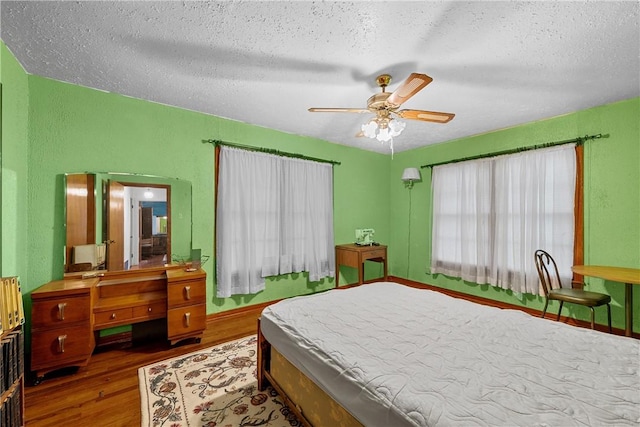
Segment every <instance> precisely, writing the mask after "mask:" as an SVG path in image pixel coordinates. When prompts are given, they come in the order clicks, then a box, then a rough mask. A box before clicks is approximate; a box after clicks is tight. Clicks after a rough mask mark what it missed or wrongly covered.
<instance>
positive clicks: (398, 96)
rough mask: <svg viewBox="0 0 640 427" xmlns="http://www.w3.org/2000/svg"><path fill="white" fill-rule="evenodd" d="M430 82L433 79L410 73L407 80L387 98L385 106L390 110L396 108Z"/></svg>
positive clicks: (424, 75)
mask: <svg viewBox="0 0 640 427" xmlns="http://www.w3.org/2000/svg"><path fill="white" fill-rule="evenodd" d="M432 81H433V79H432V78H431V77H429V76H427V75H426V74H418V73H411V75H410V76H409V77H407V80H405V81H404V83H402V84H401V85H400V87H398V88H397V89H396V90H395V92H393V93H392V94H391V95H390V96H389V98H387V101H386V104H387V105H388V106H390V107H391V108H398V107H399V106H400V105H402V103H404V102H405V101H406V100H407V99H409V98H411V97H412V96H413V95H415V94H416V93H418V92H420V91H421V90H422V89H423V88H424V87H425V86H426V85H428V84H429V83H431V82H432Z"/></svg>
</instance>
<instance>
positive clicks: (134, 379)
mask: <svg viewBox="0 0 640 427" xmlns="http://www.w3.org/2000/svg"><path fill="white" fill-rule="evenodd" d="M262 308H263V307H258V306H256V307H255V309H248V310H245V311H242V312H241V313H239V314H234V315H232V316H226V317H223V318H216V319H215V320H213V321H212V320H210V321H209V322H208V323H207V329H206V331H205V333H204V336H203V338H202V341H201V342H200V343H195V341H193V340H191V341H184V342H182V343H178V344H177V345H176V346H174V347H170V346H169V344H168V342H164V340H160V341H159V342H155V343H148V344H143V345H133V346H131V345H129V346H124V345H120V346H119V347H121V348H117V347H116V346H112V348H109V349H107V350H100V349H98V350H96V352H95V353H94V355H93V356H92V357H91V360H90V362H89V365H88V366H86V367H81V368H70V369H69V370H66V371H57V372H53V373H51V374H48V375H47V376H46V377H45V380H44V381H43V382H41V383H40V384H38V385H35V386H34V385H31V384H30V381H29V380H27V386H26V388H25V421H26V426H29V427H32V426H33V427H36V426H100V427H110V426H117V427H119V426H123V427H124V426H127V427H130V426H140V393H139V391H138V368H139V367H141V366H145V365H149V364H151V363H154V362H157V361H160V360H164V359H168V358H171V357H175V356H179V355H180V354H184V353H189V352H192V351H196V350H199V349H201V348H204V347H209V346H212V345H216V344H219V343H221V342H225V341H229V340H232V339H235V338H241V337H244V336H247V335H250V334H254V333H256V319H257V318H258V316H259V314H260V312H261V311H262ZM114 347H116V348H114Z"/></svg>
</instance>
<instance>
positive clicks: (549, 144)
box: [420, 133, 609, 168]
mask: <svg viewBox="0 0 640 427" xmlns="http://www.w3.org/2000/svg"><path fill="white" fill-rule="evenodd" d="M600 138H609V134H605V135H603V134H601V133H598V134H596V135H585V136H579V137H577V138H573V139H566V140H564V141H554V142H546V143H544V144H537V145H531V146H529V147H520V148H513V149H511V150H504V151H496V152H494V153H487V154H479V155H477V156H471V157H462V158H460V159H454V160H447V161H444V162H438V163H429V164H426V165H422V166H420V168H432V167H434V166H441V165H447V164H449V163H458V162H465V161H467V160H476V159H484V158H486V157H496V156H501V155H503V154H514V153H521V152H523V151H531V150H538V149H540V148H548V147H553V146H556V145H564V144H572V143H576V144H577V145H582V144H584V143H585V142H586V141H588V140H590V139H600Z"/></svg>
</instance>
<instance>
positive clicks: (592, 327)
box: [589, 307, 596, 329]
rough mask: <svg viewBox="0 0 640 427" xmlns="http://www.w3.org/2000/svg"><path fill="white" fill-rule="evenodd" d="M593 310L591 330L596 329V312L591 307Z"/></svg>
mask: <svg viewBox="0 0 640 427" xmlns="http://www.w3.org/2000/svg"><path fill="white" fill-rule="evenodd" d="M589 308H590V309H591V329H595V328H596V311H595V310H594V309H593V307H589Z"/></svg>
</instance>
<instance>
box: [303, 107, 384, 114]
mask: <svg viewBox="0 0 640 427" xmlns="http://www.w3.org/2000/svg"><path fill="white" fill-rule="evenodd" d="M309 111H310V112H312V113H370V112H371V111H369V110H367V109H366V108H309Z"/></svg>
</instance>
